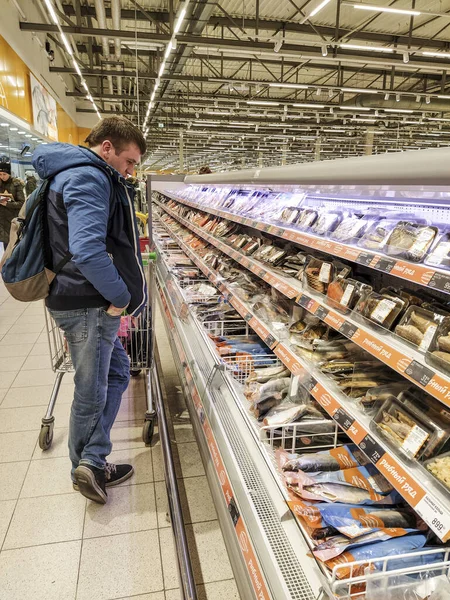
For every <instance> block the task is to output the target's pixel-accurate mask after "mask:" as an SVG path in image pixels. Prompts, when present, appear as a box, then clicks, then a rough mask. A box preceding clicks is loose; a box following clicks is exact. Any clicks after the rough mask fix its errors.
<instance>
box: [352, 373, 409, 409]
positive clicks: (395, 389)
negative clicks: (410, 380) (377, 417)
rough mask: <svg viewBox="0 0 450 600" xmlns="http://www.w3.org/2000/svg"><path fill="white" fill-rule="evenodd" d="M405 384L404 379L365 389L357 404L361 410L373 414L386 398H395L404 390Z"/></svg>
mask: <svg viewBox="0 0 450 600" xmlns="http://www.w3.org/2000/svg"><path fill="white" fill-rule="evenodd" d="M405 386H407V382H406V381H405V380H403V381H396V382H393V383H387V384H385V385H379V386H375V387H373V388H371V389H368V390H367V392H366V394H365V396H364V397H363V398H361V399H360V401H359V404H360V406H361V408H362V410H363V412H365V413H367V414H374V413H376V412H378V411H379V410H380V406H381V405H382V404H383V403H384V402H386V400H389V399H392V398H397V397H398V395H399V394H400V393H401V392H403V391H404V389H405Z"/></svg>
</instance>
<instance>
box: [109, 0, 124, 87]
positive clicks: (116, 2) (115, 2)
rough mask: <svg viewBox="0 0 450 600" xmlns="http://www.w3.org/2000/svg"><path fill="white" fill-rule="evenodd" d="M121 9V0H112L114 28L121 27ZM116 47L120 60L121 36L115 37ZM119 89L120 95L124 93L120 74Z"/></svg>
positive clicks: (118, 78) (117, 58)
mask: <svg viewBox="0 0 450 600" xmlns="http://www.w3.org/2000/svg"><path fill="white" fill-rule="evenodd" d="M121 10H122V7H121V0H111V17H112V26H113V29H118V30H120V29H121V22H120V21H121ZM114 49H115V58H116V61H117V62H119V61H120V58H121V54H122V50H121V40H120V39H119V38H115V40H114ZM117 91H118V93H119V94H120V95H121V94H122V77H120V76H119V77H117Z"/></svg>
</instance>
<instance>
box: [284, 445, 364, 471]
mask: <svg viewBox="0 0 450 600" xmlns="http://www.w3.org/2000/svg"><path fill="white" fill-rule="evenodd" d="M366 464H368V459H367V457H365V455H364V454H363V453H362V452H361V451H360V450H359V448H357V447H356V446H352V447H351V448H350V447H349V446H339V447H338V448H333V449H331V450H325V451H323V452H315V453H308V454H307V453H305V454H300V455H298V456H294V457H293V458H290V459H288V460H285V461H284V462H283V464H282V465H281V466H282V469H283V471H303V472H304V473H318V472H321V471H339V470H341V469H352V468H354V467H358V466H364V465H366Z"/></svg>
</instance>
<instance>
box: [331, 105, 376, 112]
mask: <svg viewBox="0 0 450 600" xmlns="http://www.w3.org/2000/svg"><path fill="white" fill-rule="evenodd" d="M339 108H340V109H341V110H354V111H356V112H357V111H359V110H372V109H371V108H366V107H365V106H340V107H339Z"/></svg>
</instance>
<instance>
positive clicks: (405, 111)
mask: <svg viewBox="0 0 450 600" xmlns="http://www.w3.org/2000/svg"><path fill="white" fill-rule="evenodd" d="M449 97H450V96H449ZM382 110H384V112H390V113H405V114H407V115H410V114H412V113H413V112H414V111H413V110H408V109H406V108H383V109H382Z"/></svg>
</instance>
